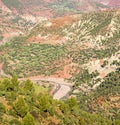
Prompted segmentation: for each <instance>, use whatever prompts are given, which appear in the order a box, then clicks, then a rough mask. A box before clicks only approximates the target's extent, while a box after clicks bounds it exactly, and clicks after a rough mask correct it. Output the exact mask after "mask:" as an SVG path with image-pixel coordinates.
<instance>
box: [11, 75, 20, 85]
mask: <svg viewBox="0 0 120 125" xmlns="http://www.w3.org/2000/svg"><path fill="white" fill-rule="evenodd" d="M11 82H12V84H13V85H14V86H15V87H17V86H18V85H19V81H18V78H17V76H16V75H15V74H14V75H13V77H12V78H11Z"/></svg>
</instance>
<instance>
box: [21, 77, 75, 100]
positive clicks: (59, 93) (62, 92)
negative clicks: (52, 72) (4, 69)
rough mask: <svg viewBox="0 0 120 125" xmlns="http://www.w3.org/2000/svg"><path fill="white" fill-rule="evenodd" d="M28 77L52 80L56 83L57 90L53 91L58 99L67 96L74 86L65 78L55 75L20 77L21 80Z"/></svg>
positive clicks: (33, 79)
mask: <svg viewBox="0 0 120 125" xmlns="http://www.w3.org/2000/svg"><path fill="white" fill-rule="evenodd" d="M26 79H30V80H31V81H33V82H38V81H48V82H52V83H53V84H54V85H55V90H54V92H53V98H54V99H57V100H60V99H62V98H65V97H67V96H68V94H69V92H70V91H71V89H72V86H73V84H72V83H68V82H67V81H65V80H64V79H63V78H54V77H47V78H44V77H43V78H36V77H30V78H25V79H20V80H26ZM50 84H51V83H50Z"/></svg>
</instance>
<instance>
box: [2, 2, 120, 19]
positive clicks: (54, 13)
mask: <svg viewBox="0 0 120 125" xmlns="http://www.w3.org/2000/svg"><path fill="white" fill-rule="evenodd" d="M119 3H120V1H119V0H114V2H113V0H106V1H102V0H34V1H32V0H12V1H10V0H0V5H1V8H2V10H6V11H9V12H13V13H17V14H20V15H26V16H31V15H32V16H35V17H37V16H43V17H59V16H63V15H70V14H76V13H81V12H91V11H97V10H103V9H107V8H116V7H118V6H119ZM31 8H33V9H31Z"/></svg>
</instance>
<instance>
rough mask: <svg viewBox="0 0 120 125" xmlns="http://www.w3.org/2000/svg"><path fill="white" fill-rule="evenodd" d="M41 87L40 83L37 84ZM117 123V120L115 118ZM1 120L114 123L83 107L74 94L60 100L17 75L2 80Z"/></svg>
mask: <svg viewBox="0 0 120 125" xmlns="http://www.w3.org/2000/svg"><path fill="white" fill-rule="evenodd" d="M38 87H39V86H38ZM115 122H116V124H115V125H119V123H118V124H117V121H115ZM0 123H1V124H3V125H40V124H41V125H90V124H92V125H93V124H95V125H99V124H100V125H112V121H111V120H108V119H107V118H103V117H101V116H100V115H96V114H89V113H87V112H84V111H82V110H81V109H80V107H79V105H78V102H77V101H76V99H75V98H73V97H71V98H69V99H67V100H65V101H57V100H54V99H53V98H52V96H50V95H48V94H47V93H43V92H42V91H39V93H36V89H35V88H34V85H33V83H32V82H31V81H30V80H27V81H23V82H22V81H18V79H17V78H16V76H13V78H11V79H8V78H5V79H3V80H1V81H0Z"/></svg>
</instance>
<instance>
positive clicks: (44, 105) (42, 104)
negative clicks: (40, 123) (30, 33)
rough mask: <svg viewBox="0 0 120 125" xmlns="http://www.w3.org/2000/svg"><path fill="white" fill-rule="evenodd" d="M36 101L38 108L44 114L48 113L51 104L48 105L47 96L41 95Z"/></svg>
mask: <svg viewBox="0 0 120 125" xmlns="http://www.w3.org/2000/svg"><path fill="white" fill-rule="evenodd" d="M38 101H39V102H38V106H39V108H40V110H41V111H44V112H47V111H49V109H50V107H51V104H50V97H49V96H48V95H47V94H45V95H41V96H40V97H39V100H38Z"/></svg>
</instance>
